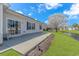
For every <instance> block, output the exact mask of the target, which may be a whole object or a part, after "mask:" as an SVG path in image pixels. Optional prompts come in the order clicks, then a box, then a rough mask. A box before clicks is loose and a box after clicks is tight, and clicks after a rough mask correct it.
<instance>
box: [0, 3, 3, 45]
mask: <svg viewBox="0 0 79 59" xmlns="http://www.w3.org/2000/svg"><path fill="white" fill-rule="evenodd" d="M2 43H3V4H0V44H2Z"/></svg>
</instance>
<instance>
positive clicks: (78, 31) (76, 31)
mask: <svg viewBox="0 0 79 59" xmlns="http://www.w3.org/2000/svg"><path fill="white" fill-rule="evenodd" d="M63 32H70V33H74V34H79V30H66V31H63Z"/></svg>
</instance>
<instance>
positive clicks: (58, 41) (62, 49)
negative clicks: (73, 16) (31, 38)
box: [43, 32, 79, 56]
mask: <svg viewBox="0 0 79 59" xmlns="http://www.w3.org/2000/svg"><path fill="white" fill-rule="evenodd" d="M54 35H55V38H54V40H52V43H51V46H50V47H49V49H48V50H47V51H46V52H45V53H44V54H43V56H79V41H77V40H75V39H74V38H72V37H70V36H68V35H66V34H63V33H61V32H57V33H56V32H55V33H54Z"/></svg>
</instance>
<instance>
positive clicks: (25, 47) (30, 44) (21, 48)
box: [12, 33, 51, 54]
mask: <svg viewBox="0 0 79 59" xmlns="http://www.w3.org/2000/svg"><path fill="white" fill-rule="evenodd" d="M50 34H51V33H47V34H44V35H41V36H39V37H35V38H32V39H31V40H29V41H25V42H23V43H21V44H18V45H15V46H13V47H12V48H13V49H14V50H16V51H18V52H20V53H22V54H26V53H27V52H28V51H29V50H31V49H32V48H34V47H35V46H36V45H38V44H39V43H40V42H42V41H43V40H44V39H45V38H47V37H48V36H49V35H50Z"/></svg>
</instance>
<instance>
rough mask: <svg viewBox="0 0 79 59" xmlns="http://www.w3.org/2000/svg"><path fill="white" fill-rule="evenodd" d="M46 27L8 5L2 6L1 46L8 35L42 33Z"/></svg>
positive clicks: (0, 19)
mask: <svg viewBox="0 0 79 59" xmlns="http://www.w3.org/2000/svg"><path fill="white" fill-rule="evenodd" d="M46 27H47V25H46V24H44V23H41V22H39V21H36V20H34V19H33V18H31V17H28V16H25V15H22V14H19V13H17V12H15V11H13V10H10V9H9V5H8V4H2V3H1V4H0V44H2V43H3V37H5V36H6V35H8V37H16V36H21V35H24V34H27V33H35V32H41V31H43V29H46Z"/></svg>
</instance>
